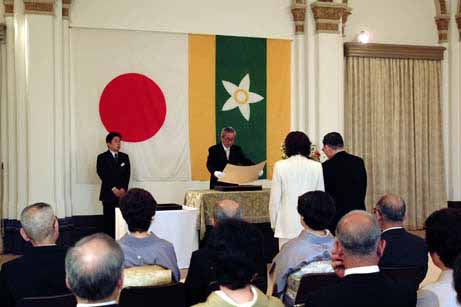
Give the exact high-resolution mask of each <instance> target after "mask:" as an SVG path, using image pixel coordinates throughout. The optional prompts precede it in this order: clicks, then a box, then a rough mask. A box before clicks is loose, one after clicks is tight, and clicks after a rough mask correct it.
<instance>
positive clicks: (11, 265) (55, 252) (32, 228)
mask: <svg viewBox="0 0 461 307" xmlns="http://www.w3.org/2000/svg"><path fill="white" fill-rule="evenodd" d="M21 226H22V227H21V229H20V234H21V236H22V238H23V239H24V240H25V241H27V242H30V243H31V244H32V248H28V249H27V250H26V253H25V255H24V256H22V257H20V258H16V259H14V260H12V261H10V262H7V263H5V264H4V265H3V266H2V269H1V271H0V305H1V306H15V305H16V303H17V301H19V300H20V299H22V298H26V297H37V296H51V295H60V294H66V293H68V292H69V291H68V289H67V287H66V284H65V281H64V280H65V267H64V259H65V256H66V250H65V249H64V248H62V247H59V246H57V245H56V241H57V240H58V237H59V224H58V219H57V218H56V216H55V215H54V212H53V208H51V206H50V205H48V204H45V203H36V204H33V205H30V206H28V207H26V208H24V210H23V211H22V213H21Z"/></svg>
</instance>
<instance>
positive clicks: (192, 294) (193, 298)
mask: <svg viewBox="0 0 461 307" xmlns="http://www.w3.org/2000/svg"><path fill="white" fill-rule="evenodd" d="M228 219H237V220H241V219H242V212H241V209H240V205H239V203H237V202H235V201H233V200H229V199H225V200H221V201H218V202H217V203H216V204H215V206H214V208H213V216H212V218H211V219H210V222H211V224H212V225H213V226H216V225H217V224H219V223H221V222H223V221H225V220H228ZM210 236H213V233H211V235H210ZM212 253H213V250H212V249H211V248H210V246H208V245H206V244H205V246H204V247H202V248H200V249H199V250H197V251H195V252H193V253H192V258H191V261H190V265H189V271H188V273H187V277H186V282H185V287H186V301H187V306H192V305H195V304H197V303H200V302H204V301H205V300H206V298H207V297H208V295H210V293H211V292H212V291H214V290H216V288H214V287H216V285H215V284H214V282H215V281H216V274H215V272H214V269H213V268H212V267H211V264H210V258H211V255H212ZM254 285H255V286H256V287H258V288H259V289H260V290H261V291H263V292H264V293H265V292H266V289H267V266H266V263H265V261H264V259H261V263H260V265H259V269H258V276H257V278H256V279H255V282H254Z"/></svg>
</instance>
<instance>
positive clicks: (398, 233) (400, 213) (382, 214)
mask: <svg viewBox="0 0 461 307" xmlns="http://www.w3.org/2000/svg"><path fill="white" fill-rule="evenodd" d="M374 212H375V216H376V219H377V220H378V223H379V226H380V227H381V230H382V234H381V239H382V240H384V241H386V249H385V250H384V254H383V256H382V257H381V259H380V261H379V266H380V267H397V268H398V267H411V266H413V267H418V274H417V276H415V283H414V284H415V288H418V287H419V284H420V283H421V282H422V281H423V279H424V277H426V273H427V263H428V257H427V247H426V243H425V242H424V239H422V238H420V237H418V236H416V235H414V234H411V233H409V232H408V231H406V230H405V228H404V227H403V222H404V220H405V217H406V204H405V201H404V200H403V199H402V198H401V197H399V196H397V195H393V194H385V195H384V196H383V197H381V198H380V199H379V200H378V202H377V203H376V206H375V208H374Z"/></svg>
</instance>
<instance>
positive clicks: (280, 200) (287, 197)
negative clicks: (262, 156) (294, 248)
mask: <svg viewBox="0 0 461 307" xmlns="http://www.w3.org/2000/svg"><path fill="white" fill-rule="evenodd" d="M310 191H325V186H324V184H323V170H322V165H321V164H320V163H319V162H317V161H314V160H310V159H308V158H306V157H304V156H301V155H295V156H291V157H289V158H288V159H286V160H280V161H277V162H276V163H275V165H274V173H273V175H272V187H271V195H270V201H269V212H270V218H271V227H272V229H274V230H275V234H274V236H275V237H276V238H284V239H293V238H295V237H297V236H298V235H299V233H300V232H301V231H302V230H303V227H302V226H301V221H300V217H299V214H298V210H297V206H298V197H299V196H301V195H303V194H304V193H306V192H310Z"/></svg>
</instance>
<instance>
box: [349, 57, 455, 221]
mask: <svg viewBox="0 0 461 307" xmlns="http://www.w3.org/2000/svg"><path fill="white" fill-rule="evenodd" d="M440 91H441V63H440V61H430V60H409V59H384V58H367V57H346V84H345V138H346V143H347V147H348V150H349V151H350V152H352V153H354V154H356V155H358V156H361V157H363V158H364V160H365V164H366V168H367V172H368V189H367V208H368V209H371V208H372V207H373V205H374V204H375V203H376V202H377V201H378V199H379V198H380V197H381V196H382V195H383V194H384V193H394V194H396V195H399V196H401V197H403V199H404V200H405V202H406V204H407V220H406V226H407V227H409V228H410V229H421V228H422V227H423V225H424V221H425V219H426V218H427V217H428V216H429V215H430V214H431V213H432V212H433V211H435V210H438V209H440V208H442V207H445V205H446V197H447V196H446V190H445V181H444V180H445V179H444V178H445V177H444V153H443V137H442V106H441V98H440V96H441V92H440Z"/></svg>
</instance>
